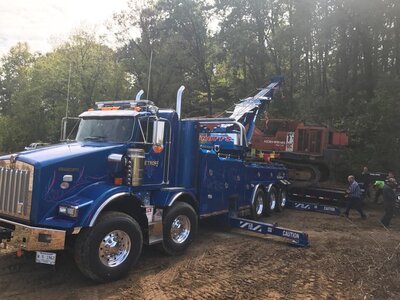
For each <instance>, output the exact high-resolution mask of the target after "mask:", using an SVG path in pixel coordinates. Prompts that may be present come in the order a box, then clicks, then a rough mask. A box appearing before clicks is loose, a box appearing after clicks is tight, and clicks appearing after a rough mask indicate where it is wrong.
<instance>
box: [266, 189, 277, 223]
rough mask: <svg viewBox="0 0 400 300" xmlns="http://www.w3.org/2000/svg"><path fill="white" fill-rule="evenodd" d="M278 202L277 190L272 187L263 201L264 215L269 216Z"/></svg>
mask: <svg viewBox="0 0 400 300" xmlns="http://www.w3.org/2000/svg"><path fill="white" fill-rule="evenodd" d="M277 202H278V190H277V189H276V187H274V186H272V187H271V188H270V190H269V192H268V194H267V197H266V201H265V214H266V215H267V216H270V215H271V214H272V212H273V211H274V210H275V209H276V205H277Z"/></svg>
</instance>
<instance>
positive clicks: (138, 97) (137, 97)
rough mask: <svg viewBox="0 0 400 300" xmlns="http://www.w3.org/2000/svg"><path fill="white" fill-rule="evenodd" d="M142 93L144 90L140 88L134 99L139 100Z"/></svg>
mask: <svg viewBox="0 0 400 300" xmlns="http://www.w3.org/2000/svg"><path fill="white" fill-rule="evenodd" d="M143 94H144V91H143V90H140V91H139V92H138V93H137V94H136V98H135V101H139V100H140V98H141V97H142V95H143Z"/></svg>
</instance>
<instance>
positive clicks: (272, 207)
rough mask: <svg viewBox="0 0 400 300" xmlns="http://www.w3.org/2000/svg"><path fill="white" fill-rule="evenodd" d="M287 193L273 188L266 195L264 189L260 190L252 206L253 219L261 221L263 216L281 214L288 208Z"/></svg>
mask: <svg viewBox="0 0 400 300" xmlns="http://www.w3.org/2000/svg"><path fill="white" fill-rule="evenodd" d="M286 201H287V192H286V190H285V189H281V190H279V191H278V189H277V188H276V187H275V186H272V187H271V188H270V189H269V192H268V193H267V194H266V193H265V192H264V190H263V189H262V188H258V189H257V191H256V194H255V197H254V201H253V203H252V205H251V217H252V219H254V220H259V219H260V218H261V217H263V216H270V215H271V214H272V213H273V212H274V211H276V212H281V211H283V209H284V208H285V206H286Z"/></svg>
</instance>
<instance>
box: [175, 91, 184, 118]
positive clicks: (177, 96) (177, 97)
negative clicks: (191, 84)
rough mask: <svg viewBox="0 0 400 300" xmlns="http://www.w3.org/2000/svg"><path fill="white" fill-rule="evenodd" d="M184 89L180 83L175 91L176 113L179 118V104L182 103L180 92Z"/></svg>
mask: <svg viewBox="0 0 400 300" xmlns="http://www.w3.org/2000/svg"><path fill="white" fill-rule="evenodd" d="M184 90H185V87H184V86H183V85H181V87H180V88H179V90H178V92H177V93H176V113H177V114H178V118H179V119H180V118H181V105H182V94H183V91H184Z"/></svg>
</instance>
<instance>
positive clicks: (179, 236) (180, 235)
mask: <svg viewBox="0 0 400 300" xmlns="http://www.w3.org/2000/svg"><path fill="white" fill-rule="evenodd" d="M190 227H191V225H190V220H189V218H188V217H187V216H184V215H179V216H177V217H176V218H175V220H174V221H173V222H172V224H171V230H170V235H171V239H172V241H173V242H174V243H177V244H182V243H184V242H185V241H186V240H187V239H188V237H189V235H190Z"/></svg>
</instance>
